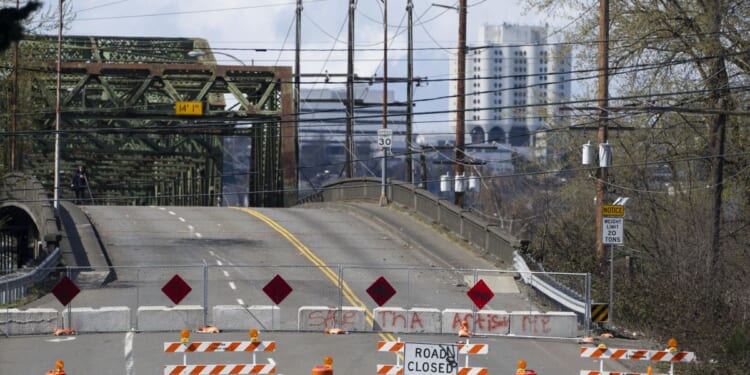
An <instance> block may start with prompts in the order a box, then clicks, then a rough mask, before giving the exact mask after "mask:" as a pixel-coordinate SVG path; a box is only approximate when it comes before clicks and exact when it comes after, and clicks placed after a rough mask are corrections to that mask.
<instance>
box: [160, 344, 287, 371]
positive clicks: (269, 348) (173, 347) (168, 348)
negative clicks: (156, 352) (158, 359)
mask: <svg viewBox="0 0 750 375" xmlns="http://www.w3.org/2000/svg"><path fill="white" fill-rule="evenodd" d="M275 350H276V342H274V341H196V342H165V343H164V352H165V353H182V354H183V364H181V365H165V366H164V375H214V374H242V375H245V374H258V375H261V374H275V373H276V363H275V362H274V361H273V360H272V359H270V358H269V359H268V363H257V362H256V358H255V356H256V353H257V352H273V351H275ZM221 352H236V353H253V361H252V363H243V364H192V365H191V364H187V353H221Z"/></svg>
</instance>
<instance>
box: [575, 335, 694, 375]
mask: <svg viewBox="0 0 750 375" xmlns="http://www.w3.org/2000/svg"><path fill="white" fill-rule="evenodd" d="M669 346H670V348H669V349H667V350H645V349H613V348H607V347H606V346H604V345H600V346H599V347H586V346H584V347H581V350H580V353H581V358H594V359H598V360H600V361H599V371H588V370H581V372H580V375H647V374H648V373H627V372H609V371H604V360H605V359H615V360H630V361H653V362H669V363H670V368H669V373H668V374H669V375H674V364H675V363H694V362H697V361H698V359H697V358H696V356H695V353H693V352H684V351H678V350H677V342H676V341H672V340H670V345H669ZM649 368H650V366H649ZM649 373H650V371H649ZM651 375H663V374H653V373H652V374H651Z"/></svg>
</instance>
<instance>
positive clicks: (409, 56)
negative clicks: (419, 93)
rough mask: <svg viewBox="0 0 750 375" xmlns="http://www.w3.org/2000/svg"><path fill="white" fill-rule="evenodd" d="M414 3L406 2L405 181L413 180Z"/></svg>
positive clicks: (410, 181)
mask: <svg viewBox="0 0 750 375" xmlns="http://www.w3.org/2000/svg"><path fill="white" fill-rule="evenodd" d="M413 10H414V3H413V2H412V0H409V2H408V3H407V4H406V12H407V14H408V29H409V30H408V33H407V34H408V35H407V39H408V44H407V47H406V49H407V51H406V60H407V63H406V65H407V67H406V182H408V183H412V182H414V160H413V157H412V150H413V148H412V120H413V117H414V24H413V19H412V18H413V14H412V13H413Z"/></svg>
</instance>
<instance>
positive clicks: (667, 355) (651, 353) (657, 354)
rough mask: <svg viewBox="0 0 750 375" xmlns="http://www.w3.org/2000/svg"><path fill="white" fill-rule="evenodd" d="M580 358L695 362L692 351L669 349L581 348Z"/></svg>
mask: <svg viewBox="0 0 750 375" xmlns="http://www.w3.org/2000/svg"><path fill="white" fill-rule="evenodd" d="M581 358H597V359H627V360H631V361H657V362H695V361H696V358H695V353H693V352H670V351H669V350H641V349H608V348H587V347H582V348H581Z"/></svg>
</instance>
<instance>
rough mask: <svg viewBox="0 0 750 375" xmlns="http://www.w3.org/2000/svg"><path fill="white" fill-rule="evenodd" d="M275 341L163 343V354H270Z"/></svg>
mask: <svg viewBox="0 0 750 375" xmlns="http://www.w3.org/2000/svg"><path fill="white" fill-rule="evenodd" d="M274 350H276V342H275V341H258V342H253V341H196V342H191V343H181V342H165V343H164V353H213V352H272V351H274Z"/></svg>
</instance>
